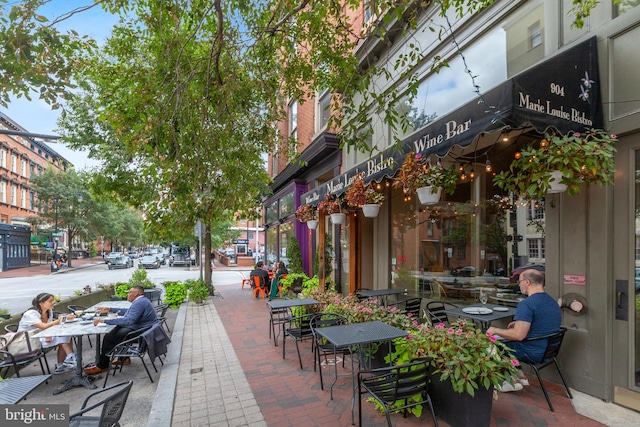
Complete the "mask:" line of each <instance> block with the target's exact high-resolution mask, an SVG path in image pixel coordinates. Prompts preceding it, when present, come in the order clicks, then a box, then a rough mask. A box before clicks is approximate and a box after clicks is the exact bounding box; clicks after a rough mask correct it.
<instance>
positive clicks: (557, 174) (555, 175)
mask: <svg viewBox="0 0 640 427" xmlns="http://www.w3.org/2000/svg"><path fill="white" fill-rule="evenodd" d="M561 180H562V172H561V171H553V172H551V179H550V180H549V185H550V186H551V189H550V190H549V191H548V193H550V194H553V193H564V192H565V191H567V186H566V185H565V184H560V181H561Z"/></svg>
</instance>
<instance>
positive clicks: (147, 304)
mask: <svg viewBox="0 0 640 427" xmlns="http://www.w3.org/2000/svg"><path fill="white" fill-rule="evenodd" d="M127 300H128V301H130V302H131V307H129V309H128V310H127V312H126V313H125V314H124V316H122V317H117V318H114V319H110V318H106V319H95V320H94V321H93V324H94V325H96V326H97V325H98V324H99V323H106V324H107V325H118V326H117V327H116V328H115V329H113V330H112V331H111V332H109V333H108V334H106V335H105V337H104V339H103V340H102V349H101V352H100V358H99V359H98V361H97V363H96V366H92V367H90V368H86V369H85V370H84V371H85V373H87V374H89V375H96V374H99V373H100V372H104V371H106V370H107V369H108V368H109V357H107V354H108V353H109V352H110V351H111V350H113V348H114V347H115V346H116V345H118V344H119V343H121V342H122V341H123V340H124V338H125V337H126V335H127V334H128V333H129V332H131V331H135V330H137V329H140V328H144V327H147V326H152V325H153V324H154V323H156V322H157V321H158V315H157V314H156V310H155V308H154V307H153V304H152V303H151V300H149V299H148V298H146V297H145V296H144V288H143V287H142V286H133V287H131V289H129V292H127ZM99 310H100V312H102V313H107V312H109V311H110V310H109V308H107V307H103V308H100V309H99ZM113 311H118V310H117V309H113ZM113 363H114V364H115V363H120V364H122V363H124V364H126V365H128V364H129V363H131V360H129V359H125V360H116V361H114V362H113Z"/></svg>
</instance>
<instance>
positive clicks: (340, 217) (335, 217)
mask: <svg viewBox="0 0 640 427" xmlns="http://www.w3.org/2000/svg"><path fill="white" fill-rule="evenodd" d="M346 217H347V215H345V214H343V213H332V214H331V222H333V223H334V224H344V219H345V218H346Z"/></svg>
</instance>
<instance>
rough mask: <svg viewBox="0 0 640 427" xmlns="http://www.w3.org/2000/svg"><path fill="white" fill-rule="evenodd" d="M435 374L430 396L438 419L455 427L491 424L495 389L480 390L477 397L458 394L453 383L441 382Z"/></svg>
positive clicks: (484, 426)
mask: <svg viewBox="0 0 640 427" xmlns="http://www.w3.org/2000/svg"><path fill="white" fill-rule="evenodd" d="M439 378H440V374H435V375H434V376H433V377H432V379H431V384H430V385H429V396H431V401H432V403H433V410H434V412H435V413H436V417H438V418H440V419H442V420H443V421H445V422H446V423H448V424H449V425H451V426H455V427H488V426H489V425H490V424H491V407H492V405H493V387H491V388H490V389H489V390H487V389H485V388H482V387H481V388H480V389H478V390H476V391H475V395H474V396H471V395H469V394H468V393H457V392H455V391H454V390H453V387H452V386H451V383H450V382H449V381H448V380H446V381H440V380H439Z"/></svg>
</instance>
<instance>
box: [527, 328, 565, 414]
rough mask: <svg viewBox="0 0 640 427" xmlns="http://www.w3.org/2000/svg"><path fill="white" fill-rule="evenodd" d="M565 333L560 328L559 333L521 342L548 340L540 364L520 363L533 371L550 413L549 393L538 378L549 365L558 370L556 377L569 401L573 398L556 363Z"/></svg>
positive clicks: (540, 378)
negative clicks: (559, 380) (558, 378)
mask: <svg viewBox="0 0 640 427" xmlns="http://www.w3.org/2000/svg"><path fill="white" fill-rule="evenodd" d="M566 332H567V328H564V327H562V328H560V331H558V332H556V333H553V334H549V335H544V336H541V337H535V338H525V339H524V340H523V341H529V342H531V341H538V340H543V339H546V340H548V341H547V348H546V350H545V351H544V356H543V357H542V362H540V363H530V362H525V361H523V360H522V361H521V362H522V363H525V364H526V365H529V366H531V367H532V368H533V370H534V371H535V373H536V376H537V377H538V381H539V382H540V387H542V392H543V393H544V397H545V398H546V399H547V403H548V404H549V409H550V410H551V412H554V410H553V405H551V400H550V399H549V393H547V389H546V387H545V386H544V382H543V381H542V377H541V376H540V371H541V370H542V369H544V368H546V367H547V366H549V365H551V364H554V365H555V366H556V369H557V370H558V375H560V379H561V380H562V384H564V389H565V390H566V392H567V396H568V397H569V399H573V396H572V395H571V390H569V386H568V385H567V381H566V380H565V379H564V375H563V374H562V370H561V369H560V364H559V363H558V353H560V347H561V346H562V340H563V339H564V334H565V333H566Z"/></svg>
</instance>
